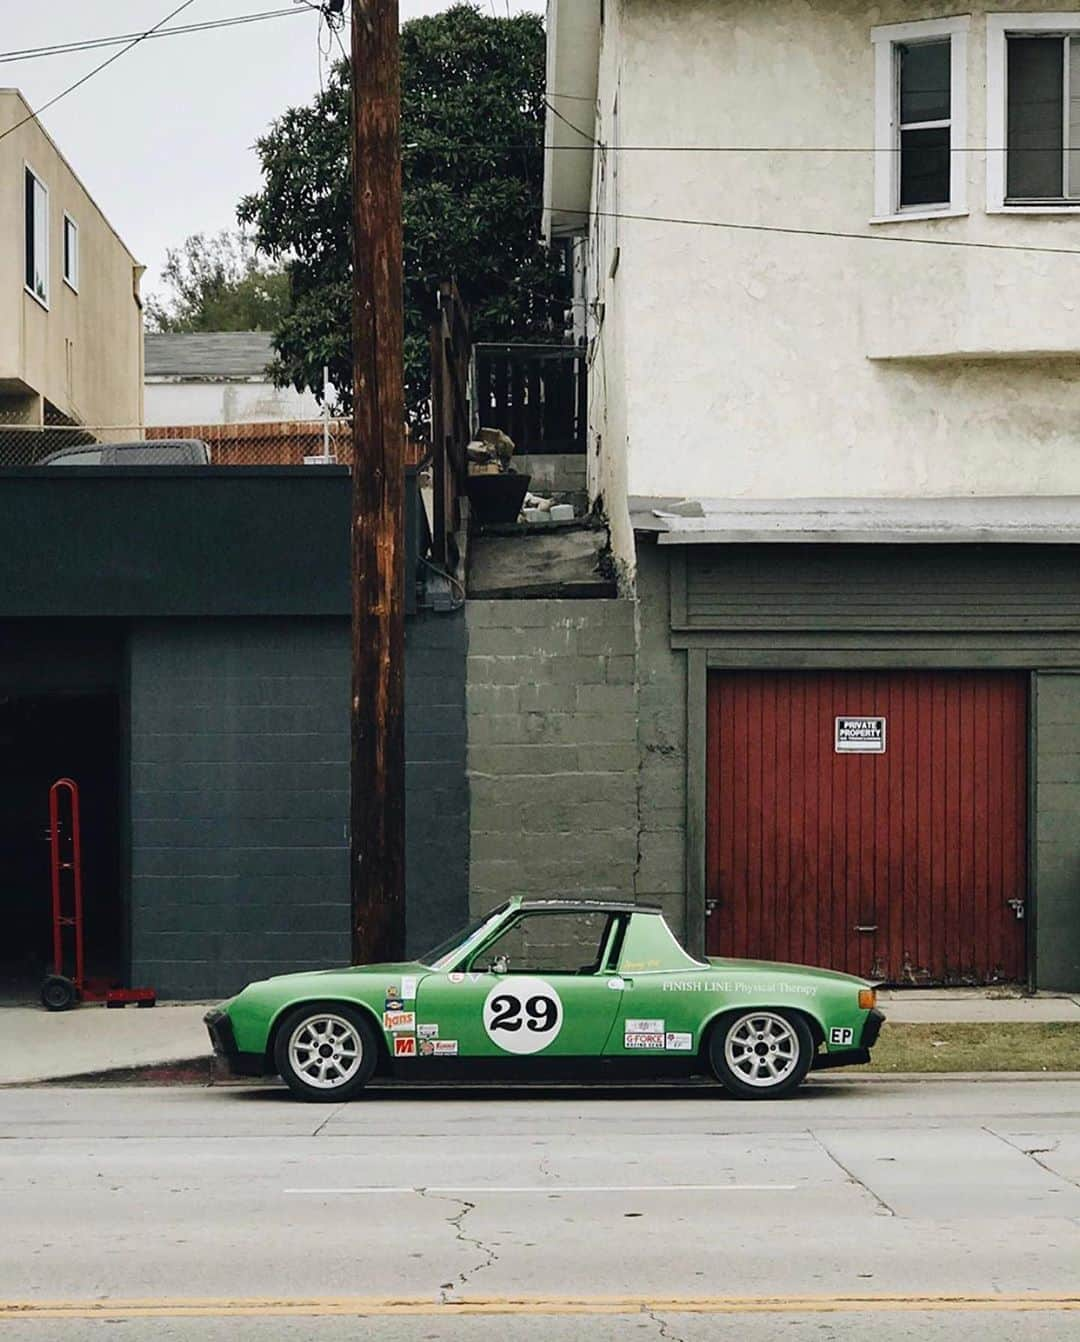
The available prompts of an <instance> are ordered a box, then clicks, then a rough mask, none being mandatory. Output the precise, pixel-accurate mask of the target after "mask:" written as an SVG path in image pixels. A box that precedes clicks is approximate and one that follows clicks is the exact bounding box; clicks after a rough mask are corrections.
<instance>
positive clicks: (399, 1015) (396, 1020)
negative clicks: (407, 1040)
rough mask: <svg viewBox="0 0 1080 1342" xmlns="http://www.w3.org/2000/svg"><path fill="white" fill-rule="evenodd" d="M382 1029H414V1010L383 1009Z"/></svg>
mask: <svg viewBox="0 0 1080 1342" xmlns="http://www.w3.org/2000/svg"><path fill="white" fill-rule="evenodd" d="M382 1023H383V1029H384V1030H393V1031H395V1032H396V1031H398V1030H415V1029H416V1012H415V1011H384V1012H383V1018H382Z"/></svg>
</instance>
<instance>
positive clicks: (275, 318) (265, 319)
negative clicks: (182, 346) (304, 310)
mask: <svg viewBox="0 0 1080 1342" xmlns="http://www.w3.org/2000/svg"><path fill="white" fill-rule="evenodd" d="M162 278H163V280H164V283H165V286H166V290H167V294H166V296H165V298H164V299H161V298H158V297H156V296H155V295H153V294H151V295H150V296H149V297H148V298H147V300H146V321H147V325H148V326H149V327H150V329H151V330H152V331H274V330H276V329H277V327H278V326H279V325H280V324H281V322H282V321H283V320H284V318H285V314H286V312H287V311H288V308H289V278H288V276H287V275H286V274H285V272H284V270H283V269H282V268H281V267H280V266H271V265H268V264H267V263H266V262H265V261H263V260H261V259H260V257H259V254H258V252H257V251H256V249H255V245H254V243H252V242H251V241H250V239H248V238H246V237H245V236H244V235H243V234H238V233H229V232H222V233H219V234H217V235H216V236H214V237H207V236H206V235H205V234H203V233H195V234H193V235H192V236H191V237H190V238H188V240H187V241H186V242H185V243H184V245H183V246H182V247H170V248H169V250H168V252H167V253H166V261H165V266H164V268H163V270H162Z"/></svg>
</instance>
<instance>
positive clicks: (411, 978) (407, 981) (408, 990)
mask: <svg viewBox="0 0 1080 1342" xmlns="http://www.w3.org/2000/svg"><path fill="white" fill-rule="evenodd" d="M401 995H402V997H404V998H405V1000H406V1001H407V1002H408V1001H411V1000H412V999H413V998H414V997H415V996H416V975H415V974H407V975H406V976H405V978H403V979H402V980H401Z"/></svg>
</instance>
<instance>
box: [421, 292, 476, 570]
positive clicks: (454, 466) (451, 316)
mask: <svg viewBox="0 0 1080 1342" xmlns="http://www.w3.org/2000/svg"><path fill="white" fill-rule="evenodd" d="M470 349H471V344H470V335H469V317H468V313H467V311H466V308H465V304H464V303H463V302H462V300H461V295H460V294H459V293H458V290H457V285H456V284H454V283H453V282H452V281H447V282H445V283H443V284H441V285H440V286H439V305H438V310H437V312H436V314H435V319H434V321H433V322H432V324H431V485H432V495H433V501H434V502H433V509H432V512H433V517H432V527H431V530H432V541H431V557H432V560H433V562H434V563H436V564H438V565H439V566H440V567H444V568H449V569H451V570H453V569H454V568H456V565H457V560H458V555H457V547H456V544H455V541H454V536H455V534H456V533H457V531H458V529H459V527H460V515H459V500H460V499H461V497H462V495H463V494H464V493H465V473H466V472H465V448H466V446H467V444H468V442H469V439H470V437H471V436H472V434H471V430H472V425H471V423H470V416H469V354H470Z"/></svg>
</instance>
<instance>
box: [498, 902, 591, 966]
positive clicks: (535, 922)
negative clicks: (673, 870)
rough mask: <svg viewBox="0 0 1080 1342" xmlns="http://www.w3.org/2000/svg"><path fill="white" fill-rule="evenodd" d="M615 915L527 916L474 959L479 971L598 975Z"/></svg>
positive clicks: (581, 913)
mask: <svg viewBox="0 0 1080 1342" xmlns="http://www.w3.org/2000/svg"><path fill="white" fill-rule="evenodd" d="M611 918H612V915H611V914H609V913H607V912H603V911H596V912H589V911H585V912H566V913H560V912H551V913H548V912H546V911H539V910H538V911H536V912H529V913H523V914H522V915H521V917H520V918H517V919H516V920H515V921H514V922H513V923H512V924H511V925H510V927H508V928H507V929H506V930H505V931H504V932H502V933H501V934H500V935H499V936H497V937H496V938H495V940H494V941H492V942H489V943H488V945H487V946H485V947H484V948H483V949H482V950H481V951H480V952H479V953H478V955H476V956H475V957H474V960H473V967H474V968H476V969H494V970H495V971H496V972H498V973H510V974H596V973H599V971H600V969H601V964H600V960H601V956H602V955H603V953H604V948H605V947H606V945H607V942H608V931H609V929H610V926H611Z"/></svg>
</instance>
